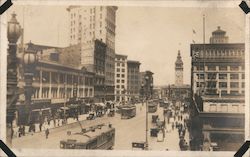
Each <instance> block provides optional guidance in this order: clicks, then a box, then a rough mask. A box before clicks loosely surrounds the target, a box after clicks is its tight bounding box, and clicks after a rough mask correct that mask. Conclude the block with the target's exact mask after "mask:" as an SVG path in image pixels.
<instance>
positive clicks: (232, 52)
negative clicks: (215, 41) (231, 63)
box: [199, 49, 244, 57]
mask: <svg viewBox="0 0 250 157" xmlns="http://www.w3.org/2000/svg"><path fill="white" fill-rule="evenodd" d="M199 54H200V55H201V56H204V51H203V50H201V51H200V52H199ZM205 55H206V57H210V56H213V57H217V56H244V50H243V49H241V50H240V49H238V50H232V49H230V50H227V49H225V50H223V49H221V50H206V51H205Z"/></svg>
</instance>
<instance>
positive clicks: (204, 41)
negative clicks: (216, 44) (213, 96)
mask: <svg viewBox="0 0 250 157" xmlns="http://www.w3.org/2000/svg"><path fill="white" fill-rule="evenodd" d="M205 20H206V19H205V15H204V14H203V68H204V87H203V88H204V89H203V90H204V93H205V92H206V91H205V88H206V77H205V76H206V75H205V43H206V38H205V37H206V33H205Z"/></svg>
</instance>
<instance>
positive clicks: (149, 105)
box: [148, 103, 157, 113]
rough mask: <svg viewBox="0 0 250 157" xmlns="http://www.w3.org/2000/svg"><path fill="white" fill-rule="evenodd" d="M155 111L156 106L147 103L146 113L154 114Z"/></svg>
mask: <svg viewBox="0 0 250 157" xmlns="http://www.w3.org/2000/svg"><path fill="white" fill-rule="evenodd" d="M156 111H157V104H155V103H149V104H148V112H149V113H155V112H156Z"/></svg>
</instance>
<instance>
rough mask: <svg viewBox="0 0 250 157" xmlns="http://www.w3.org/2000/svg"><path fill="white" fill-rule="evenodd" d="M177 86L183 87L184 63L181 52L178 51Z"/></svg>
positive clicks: (176, 64)
mask: <svg viewBox="0 0 250 157" xmlns="http://www.w3.org/2000/svg"><path fill="white" fill-rule="evenodd" d="M175 85H177V86H179V85H183V62H182V59H181V54H180V50H178V56H177V60H176V62H175Z"/></svg>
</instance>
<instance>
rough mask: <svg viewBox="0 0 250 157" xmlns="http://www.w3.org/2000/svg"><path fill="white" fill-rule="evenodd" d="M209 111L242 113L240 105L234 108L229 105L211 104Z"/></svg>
mask: <svg viewBox="0 0 250 157" xmlns="http://www.w3.org/2000/svg"><path fill="white" fill-rule="evenodd" d="M209 111H210V112H233V113H237V112H241V111H240V105H236V104H234V105H232V106H228V105H227V104H221V105H220V106H218V105H216V104H210V106H209Z"/></svg>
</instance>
